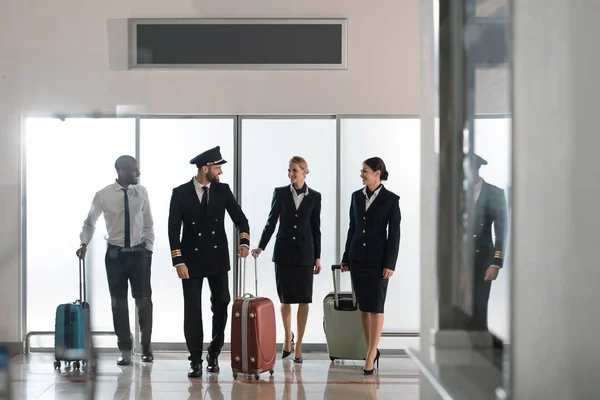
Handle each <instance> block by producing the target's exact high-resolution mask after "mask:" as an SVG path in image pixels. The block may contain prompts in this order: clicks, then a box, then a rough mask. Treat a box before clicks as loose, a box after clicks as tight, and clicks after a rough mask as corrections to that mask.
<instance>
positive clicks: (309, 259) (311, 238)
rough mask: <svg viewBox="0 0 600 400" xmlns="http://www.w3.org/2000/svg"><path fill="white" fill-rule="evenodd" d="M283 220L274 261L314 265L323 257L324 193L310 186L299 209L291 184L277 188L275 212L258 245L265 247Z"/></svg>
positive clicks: (274, 250) (272, 207)
mask: <svg viewBox="0 0 600 400" xmlns="http://www.w3.org/2000/svg"><path fill="white" fill-rule="evenodd" d="M278 220H279V230H278V231H277V240H276V241H275V248H274V249H273V262H275V263H280V264H288V265H303V266H309V265H310V266H313V265H315V260H316V259H317V258H321V193H319V192H317V191H316V190H314V189H308V194H306V195H305V196H304V198H303V199H302V203H300V207H299V208H298V210H296V204H295V203H294V196H293V194H292V188H291V186H289V185H288V186H283V187H278V188H276V189H275V190H274V191H273V200H272V201H271V212H270V213H269V217H268V219H267V224H266V225H265V228H264V230H263V233H262V235H261V238H260V242H259V244H258V247H259V248H261V249H263V250H264V249H265V248H266V247H267V244H268V243H269V240H271V236H273V232H275V225H276V224H277V221H278Z"/></svg>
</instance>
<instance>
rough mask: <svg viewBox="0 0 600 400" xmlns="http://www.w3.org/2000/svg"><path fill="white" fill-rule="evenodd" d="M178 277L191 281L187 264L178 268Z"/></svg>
mask: <svg viewBox="0 0 600 400" xmlns="http://www.w3.org/2000/svg"><path fill="white" fill-rule="evenodd" d="M177 276H178V277H179V278H180V279H190V274H189V271H188V269H187V266H186V265H185V264H182V265H180V266H179V267H177Z"/></svg>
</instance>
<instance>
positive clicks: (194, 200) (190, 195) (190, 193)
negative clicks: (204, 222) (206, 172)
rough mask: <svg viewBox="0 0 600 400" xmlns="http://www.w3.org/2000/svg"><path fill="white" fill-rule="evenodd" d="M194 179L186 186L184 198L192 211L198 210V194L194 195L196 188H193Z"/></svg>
mask: <svg viewBox="0 0 600 400" xmlns="http://www.w3.org/2000/svg"><path fill="white" fill-rule="evenodd" d="M194 179H195V178H192V180H191V181H190V182H189V183H188V184H187V190H186V197H187V201H188V202H189V203H190V205H192V206H193V207H192V209H193V210H199V209H200V200H199V199H198V193H196V187H195V186H194Z"/></svg>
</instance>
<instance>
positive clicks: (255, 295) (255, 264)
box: [239, 257, 258, 298]
mask: <svg viewBox="0 0 600 400" xmlns="http://www.w3.org/2000/svg"><path fill="white" fill-rule="evenodd" d="M239 258H240V261H239V264H240V267H241V268H242V298H245V297H252V294H251V293H246V259H247V258H248V257H239ZM252 258H254V297H258V259H257V258H256V257H252Z"/></svg>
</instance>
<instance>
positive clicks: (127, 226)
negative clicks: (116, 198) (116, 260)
mask: <svg viewBox="0 0 600 400" xmlns="http://www.w3.org/2000/svg"><path fill="white" fill-rule="evenodd" d="M123 193H125V197H124V198H125V247H126V248H127V247H131V227H130V223H131V222H130V221H129V198H128V197H127V189H123Z"/></svg>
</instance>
